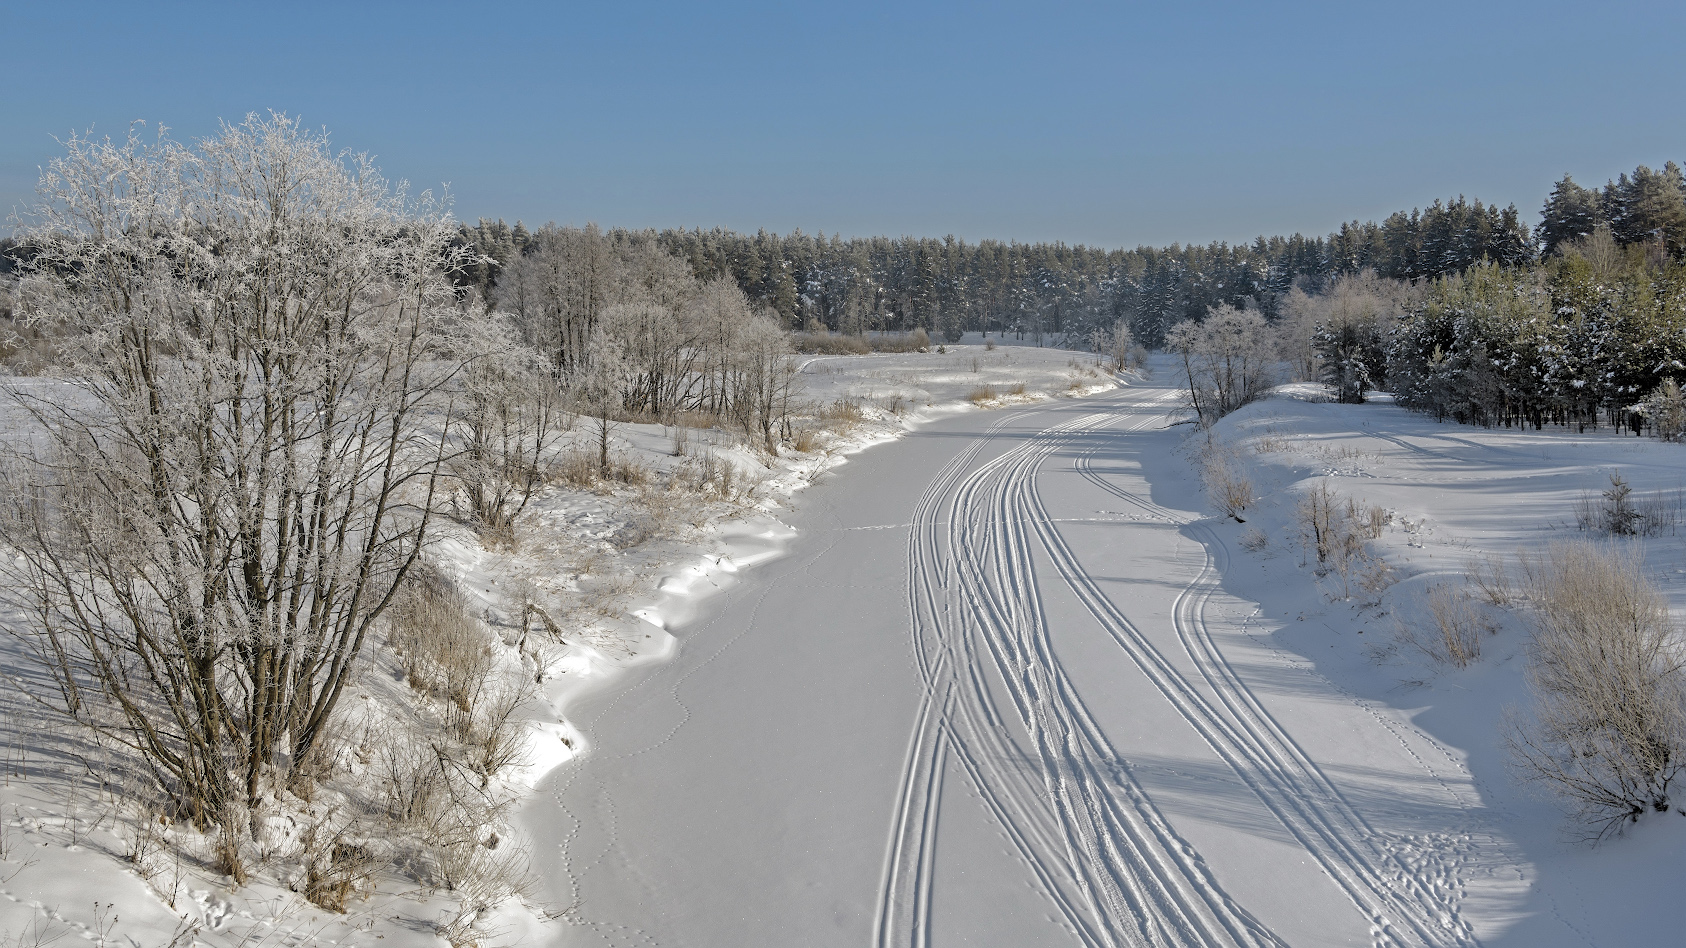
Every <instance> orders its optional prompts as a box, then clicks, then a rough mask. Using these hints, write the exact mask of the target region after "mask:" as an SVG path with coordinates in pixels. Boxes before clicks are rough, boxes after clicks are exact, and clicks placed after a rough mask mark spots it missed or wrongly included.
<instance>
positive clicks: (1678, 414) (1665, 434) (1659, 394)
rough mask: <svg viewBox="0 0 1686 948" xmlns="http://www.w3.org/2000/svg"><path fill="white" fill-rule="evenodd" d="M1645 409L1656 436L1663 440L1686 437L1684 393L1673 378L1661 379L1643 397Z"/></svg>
mask: <svg viewBox="0 0 1686 948" xmlns="http://www.w3.org/2000/svg"><path fill="white" fill-rule="evenodd" d="M1645 409H1646V414H1647V415H1649V416H1650V419H1651V425H1652V428H1653V429H1654V430H1655V431H1656V432H1657V437H1659V438H1661V439H1663V440H1664V441H1680V440H1683V439H1686V394H1683V393H1682V392H1681V391H1680V384H1679V383H1678V382H1676V381H1675V380H1674V379H1672V378H1668V379H1663V381H1662V384H1661V385H1658V386H1657V388H1656V390H1655V391H1653V392H1652V393H1651V394H1650V396H1649V397H1648V398H1646V399H1645Z"/></svg>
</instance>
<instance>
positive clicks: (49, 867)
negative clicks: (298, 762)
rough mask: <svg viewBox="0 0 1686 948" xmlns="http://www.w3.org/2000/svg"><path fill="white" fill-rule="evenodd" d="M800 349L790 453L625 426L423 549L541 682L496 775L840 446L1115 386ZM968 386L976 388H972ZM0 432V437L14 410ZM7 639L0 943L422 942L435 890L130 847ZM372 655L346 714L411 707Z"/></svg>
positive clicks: (1005, 351)
mask: <svg viewBox="0 0 1686 948" xmlns="http://www.w3.org/2000/svg"><path fill="white" fill-rule="evenodd" d="M802 361H803V363H804V364H803V366H802V369H803V377H804V382H805V383H806V384H805V389H804V394H803V399H804V402H805V403H806V404H807V406H808V409H806V410H807V411H808V412H809V413H810V414H818V415H819V416H820V417H818V418H816V419H812V420H810V421H809V422H807V424H809V425H810V426H811V427H813V428H814V429H815V430H814V431H813V432H812V434H811V436H810V439H809V441H808V443H807V444H805V445H804V447H806V448H807V450H806V451H795V450H793V449H792V448H791V447H789V446H788V445H787V446H786V447H785V448H784V449H783V450H782V451H781V456H779V457H777V458H770V457H768V456H766V455H764V454H762V453H760V452H757V451H755V450H753V449H752V448H751V447H749V446H747V445H746V443H745V439H744V438H743V436H742V435H741V434H739V433H736V432H730V431H724V430H718V429H713V430H696V429H682V428H670V427H663V426H661V425H643V424H623V425H619V426H617V427H616V428H615V430H614V433H613V446H612V451H613V453H614V455H615V457H616V459H617V462H618V463H619V464H621V465H622V466H623V467H626V468H630V469H633V470H635V471H638V472H642V475H641V477H640V478H634V480H635V481H637V480H642V481H643V483H632V484H620V485H614V486H612V487H602V488H595V489H584V488H573V487H568V486H567V485H565V484H558V485H556V486H553V487H550V488H547V489H545V490H544V491H543V492H541V493H540V494H539V495H538V496H537V497H536V498H535V500H534V502H533V503H532V505H531V506H530V507H529V508H528V510H527V511H526V513H525V514H524V516H523V520H522V523H521V524H520V526H519V528H518V531H517V542H516V544H515V545H514V546H513V547H510V546H507V545H497V544H494V545H490V546H488V545H487V544H484V543H482V542H481V541H480V539H479V538H478V537H477V536H476V535H475V534H474V532H473V531H471V530H469V529H467V528H465V527H455V526H447V527H446V528H445V529H444V530H443V531H442V532H441V535H440V537H439V539H438V541H437V543H436V545H435V548H434V550H433V553H434V557H433V559H434V561H435V562H436V564H437V565H439V566H440V567H441V569H442V571H443V572H445V573H446V574H447V575H449V576H450V577H451V578H453V579H455V580H456V582H457V584H458V586H459V588H460V590H461V591H462V592H463V593H464V594H465V595H466V596H467V598H468V600H469V603H470V605H471V608H472V609H473V610H474V611H475V612H477V613H479V614H481V615H483V616H484V618H485V619H486V620H487V623H488V624H489V625H490V627H491V628H492V630H493V631H494V632H495V633H497V634H498V635H499V636H501V637H502V638H503V639H504V640H505V642H506V649H505V651H504V654H502V656H501V659H502V661H504V662H505V663H507V664H509V665H511V666H512V667H514V668H519V667H521V665H522V663H523V662H525V663H526V664H527V665H529V666H530V665H532V664H534V663H535V662H536V663H537V664H539V665H540V666H542V667H541V674H542V675H543V676H544V677H545V681H544V682H543V687H542V689H541V692H542V693H541V695H540V696H539V699H538V700H536V701H534V702H532V703H531V704H530V705H528V706H527V708H526V709H525V713H526V714H528V715H529V716H530V718H531V720H530V721H529V748H528V752H527V754H526V755H525V757H524V760H523V762H522V765H521V766H519V767H516V768H514V769H512V770H511V771H510V772H509V773H507V774H506V775H505V778H506V779H505V780H504V781H503V788H502V789H503V792H505V793H509V794H517V795H518V794H520V793H523V792H525V791H524V790H523V789H522V788H523V787H527V786H530V785H531V784H532V783H533V782H534V781H536V780H538V779H539V778H540V777H542V776H543V775H544V774H546V773H547V772H549V771H550V770H551V769H552V768H555V767H556V766H558V765H560V764H562V763H563V762H565V761H567V760H568V759H569V758H571V757H572V756H574V755H575V754H577V753H579V752H580V751H581V750H583V749H585V748H587V747H589V746H591V742H592V741H593V740H594V736H593V735H592V734H590V733H582V732H581V731H580V730H579V729H578V728H577V727H576V726H575V725H574V723H573V722H572V721H571V720H570V716H569V713H568V711H567V706H568V704H569V703H570V702H571V701H573V700H575V699H576V698H577V697H579V696H582V695H586V694H589V693H592V692H593V691H595V690H600V689H603V688H605V687H612V685H610V683H612V682H614V681H615V680H617V679H618V678H619V677H620V676H621V675H622V674H624V673H625V672H627V671H628V670H632V669H636V668H638V667H639V666H641V665H643V664H646V663H650V662H657V661H660V660H661V659H662V658H664V657H666V656H669V655H671V654H672V653H673V652H674V651H675V648H676V640H675V639H674V638H672V637H671V636H669V635H668V634H667V633H666V632H664V631H663V628H664V627H665V626H668V625H670V624H682V623H684V622H685V621H686V619H687V618H688V617H689V616H690V615H691V614H693V613H694V612H695V611H696V610H697V609H699V608H700V607H701V605H702V603H703V602H704V601H705V600H706V599H707V597H708V595H709V594H710V593H712V592H713V591H715V590H718V589H720V588H724V587H726V586H728V585H730V584H731V580H732V577H733V576H734V575H735V574H737V573H738V572H739V571H741V570H743V569H746V568H748V567H750V566H752V565H754V564H755V563H757V562H758V561H759V560H761V559H763V558H765V557H766V556H768V555H771V554H772V553H774V552H776V551H777V550H778V549H779V548H780V544H781V542H782V540H781V538H782V537H784V536H787V535H788V532H789V531H788V528H786V527H784V526H783V525H782V524H781V523H780V522H779V519H778V518H779V517H780V516H781V515H782V512H783V510H784V508H785V507H786V506H787V505H788V504H789V498H790V497H791V495H793V494H794V493H795V492H797V491H799V490H801V489H802V488H803V487H805V486H807V485H808V484H810V483H811V482H812V481H813V480H814V479H816V478H818V477H820V476H822V475H823V474H825V473H826V472H828V471H830V470H832V469H833V468H835V467H836V466H837V465H839V464H842V463H844V462H845V461H846V460H847V459H848V457H849V455H851V454H852V453H854V452H858V451H860V450H861V449H863V448H865V447H867V446H869V445H872V444H876V443H879V442H881V441H886V440H890V439H893V438H895V437H897V436H899V435H900V434H901V433H903V432H904V431H906V430H907V429H908V428H910V427H912V426H915V425H917V424H918V423H919V422H920V421H922V420H925V419H928V418H931V417H937V416H940V415H944V414H950V413H955V412H968V411H976V410H978V409H979V408H993V407H999V406H1001V405H1008V404H1028V403H1032V402H1035V401H1038V400H1046V399H1049V398H1054V397H1069V396H1077V395H1084V394H1089V393H1091V392H1094V391H1098V390H1102V389H1107V388H1111V387H1112V386H1113V385H1114V382H1113V380H1112V379H1111V378H1110V377H1108V376H1107V375H1105V374H1104V373H1102V372H1100V371H1098V370H1097V369H1096V367H1095V360H1094V359H1093V357H1090V356H1086V355H1083V354H1081V353H1074V352H1068V351H1064V350H1054V349H1037V348H1030V347H1018V346H1010V345H1002V346H1001V347H1000V348H999V349H997V348H995V347H993V346H991V347H987V348H986V346H985V345H984V344H983V343H982V341H981V340H976V341H974V344H972V345H962V346H955V347H949V348H948V349H947V351H945V352H941V353H939V352H935V351H933V352H930V353H906V354H894V355H873V356H862V357H850V358H847V359H836V358H827V359H825V360H823V361H822V360H816V359H812V358H804V359H803V360H802ZM12 384H15V385H17V386H19V387H21V388H23V389H25V390H28V391H30V392H32V393H34V394H37V395H47V394H50V393H51V392H52V391H53V390H62V389H63V388H64V386H63V383H59V382H55V381H53V380H50V379H17V380H13V382H12ZM986 386H993V387H994V389H996V391H995V393H994V394H993V395H991V394H990V393H988V392H980V391H979V390H980V389H982V388H984V387H986ZM1021 386H1022V388H1021ZM586 427H587V426H586V425H585V424H584V423H580V424H579V425H577V426H576V430H575V432H574V433H573V434H572V435H571V436H570V437H569V438H568V439H567V441H569V442H577V443H579V444H580V445H582V446H584V445H586V443H587V442H588V441H589V438H590V436H591V434H592V432H589V431H587V430H586ZM9 430H11V431H12V432H14V435H13V436H14V437H17V436H18V434H17V432H18V431H19V426H18V425H17V424H16V423H13V424H12V425H11V426H10V429H9ZM565 447H566V445H565ZM675 485H677V486H675ZM525 602H532V603H535V604H538V605H539V606H540V607H541V608H543V609H545V611H546V613H547V615H549V616H551V617H553V618H554V619H556V620H557V621H558V622H559V624H560V625H561V626H562V627H563V630H564V642H565V644H562V645H543V646H539V645H534V644H532V640H524V639H523V637H522V636H521V635H520V627H521V626H522V625H523V619H524V618H525V617H524V616H523V614H522V612H523V610H522V605H523V603H525ZM529 623H530V624H535V625H536V624H537V623H536V622H531V620H529ZM20 646H21V643H20V642H18V641H17V640H15V639H12V638H10V637H0V671H3V672H4V674H5V675H6V676H7V679H6V680H7V687H6V688H5V693H4V700H3V703H0V748H3V750H0V945H8V944H13V943H16V944H19V945H33V944H37V943H40V944H48V943H52V942H53V941H55V940H58V939H63V938H67V937H68V938H87V939H90V940H92V941H94V942H95V943H105V944H112V945H130V944H133V945H144V946H153V945H166V944H172V943H176V944H180V945H189V944H195V943H198V944H205V945H223V944H229V945H233V944H243V945H257V944H277V945H279V944H318V943H320V944H365V943H375V942H377V941H378V942H379V943H381V944H387V945H403V944H416V945H425V944H438V943H440V942H439V939H438V938H437V936H436V935H435V934H434V933H433V923H435V922H437V921H439V920H440V919H441V918H444V917H448V916H449V915H450V913H451V911H452V910H451V902H452V899H451V897H450V894H449V893H435V892H430V891H426V890H421V889H417V888H416V887H415V886H414V885H413V884H410V885H403V884H401V882H400V880H395V879H388V880H384V882H383V883H382V884H379V885H378V886H377V892H376V894H375V895H374V897H373V898H371V899H368V900H367V901H364V902H361V903H355V904H353V905H352V906H351V908H350V910H349V911H348V913H347V914H345V915H335V914H332V913H327V912H323V911H321V910H319V909H317V908H316V907H315V906H312V905H310V904H308V903H307V902H305V901H304V900H303V899H302V897H300V896H299V895H298V894H297V893H296V892H293V891H290V889H289V885H288V884H289V883H291V884H293V885H296V884H297V880H296V879H292V878H287V877H279V876H287V875H289V874H287V873H281V874H279V876H278V874H277V873H274V872H266V867H264V866H258V867H257V869H256V871H255V872H254V876H253V881H251V882H250V883H248V884H247V885H245V886H243V887H235V886H233V885H232V884H231V883H230V880H228V879H227V878H225V877H219V876H218V875H216V874H215V873H213V872H212V871H210V869H209V862H210V848H211V846H212V841H211V840H210V839H208V838H203V837H200V836H198V835H197V834H194V833H192V832H191V831H190V830H189V829H187V828H185V827H180V826H166V827H160V828H159V830H158V831H157V832H156V835H157V836H158V837H159V839H158V841H157V842H156V843H155V844H153V848H154V851H153V852H151V853H149V854H147V855H146V856H145V858H143V859H141V860H139V861H138V862H137V861H135V860H133V859H131V858H130V857H131V856H132V855H133V853H134V851H135V849H136V814H137V813H138V812H139V810H138V809H137V808H136V807H134V806H131V805H130V803H131V800H132V798H133V796H134V793H133V790H134V788H132V787H129V786H126V785H116V784H113V783H111V782H110V781H107V780H102V779H101V778H100V776H99V774H100V773H102V772H104V771H105V770H106V769H107V768H106V766H105V764H106V759H105V758H103V757H97V756H90V755H95V754H100V755H103V754H106V753H107V752H102V751H98V750H97V748H94V747H92V746H91V745H90V744H89V743H88V742H86V741H84V740H82V739H81V738H80V737H78V736H77V735H74V734H72V733H68V732H66V731H64V730H63V729H62V728H61V727H60V726H58V725H57V724H56V722H54V721H53V720H52V719H51V718H50V717H47V716H44V715H43V713H42V711H41V709H40V708H38V707H36V706H34V705H33V704H32V703H31V701H30V699H29V696H30V693H31V692H32V691H36V690H38V689H40V688H44V687H47V684H46V683H45V682H44V681H43V679H42V678H41V676H40V675H39V674H38V673H37V672H36V671H35V670H34V669H33V666H32V665H31V664H30V661H29V660H28V658H27V656H25V655H24V654H23V653H22V649H21V647H20ZM375 658H376V660H375V662H374V664H373V666H372V668H373V670H372V672H371V674H370V675H368V676H365V679H364V681H363V682H362V684H361V686H360V687H359V688H358V689H357V692H356V694H354V695H353V699H354V700H353V701H351V702H350V705H351V706H352V707H353V708H358V707H359V706H362V707H364V708H372V709H375V710H374V711H373V712H372V713H371V714H369V715H361V716H360V715H357V714H354V715H353V716H354V717H359V719H362V718H363V717H374V718H379V717H380V716H381V715H383V714H387V715H390V714H392V713H398V714H403V713H409V712H408V710H407V708H408V706H407V705H406V704H405V703H404V702H403V700H402V692H403V689H402V688H399V689H396V690H395V689H394V688H393V687H392V679H393V678H394V676H395V675H396V676H397V677H400V678H401V677H402V676H401V674H397V673H395V672H394V669H393V667H392V666H393V659H392V658H391V656H390V655H388V654H386V653H385V652H384V650H382V651H380V652H378V653H377V654H376V656H375ZM321 808H322V806H321V805H318V806H316V807H313V810H314V809H321ZM305 815H306V814H292V817H294V818H293V819H292V820H290V821H288V820H287V819H285V818H283V822H289V825H288V826H286V827H284V828H282V829H281V830H278V831H277V832H276V834H275V839H274V840H271V841H270V843H269V845H274V846H277V847H284V846H286V845H290V844H296V843H297V838H296V837H297V836H298V827H297V825H296V824H297V823H298V821H299V820H298V818H300V817H303V816H305ZM311 815H314V814H311ZM165 844H167V845H165ZM176 853H179V854H180V858H177V857H176V855H175V854H176ZM569 908H570V906H568V905H566V904H562V905H557V904H553V903H549V902H543V901H541V900H538V899H534V900H529V903H527V904H521V903H511V904H509V905H508V906H506V908H505V910H504V911H503V912H502V913H500V915H499V917H498V918H496V919H485V920H482V924H481V925H480V926H479V927H480V930H481V931H483V932H487V933H495V934H496V935H497V937H496V938H494V939H492V941H501V942H503V943H509V944H523V943H528V942H529V941H531V940H532V939H535V938H540V937H544V933H545V931H547V925H546V923H545V922H544V920H543V919H544V915H545V914H546V913H547V912H558V911H561V910H567V909H569ZM548 930H557V923H554V922H552V923H550V924H549V926H548Z"/></svg>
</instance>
